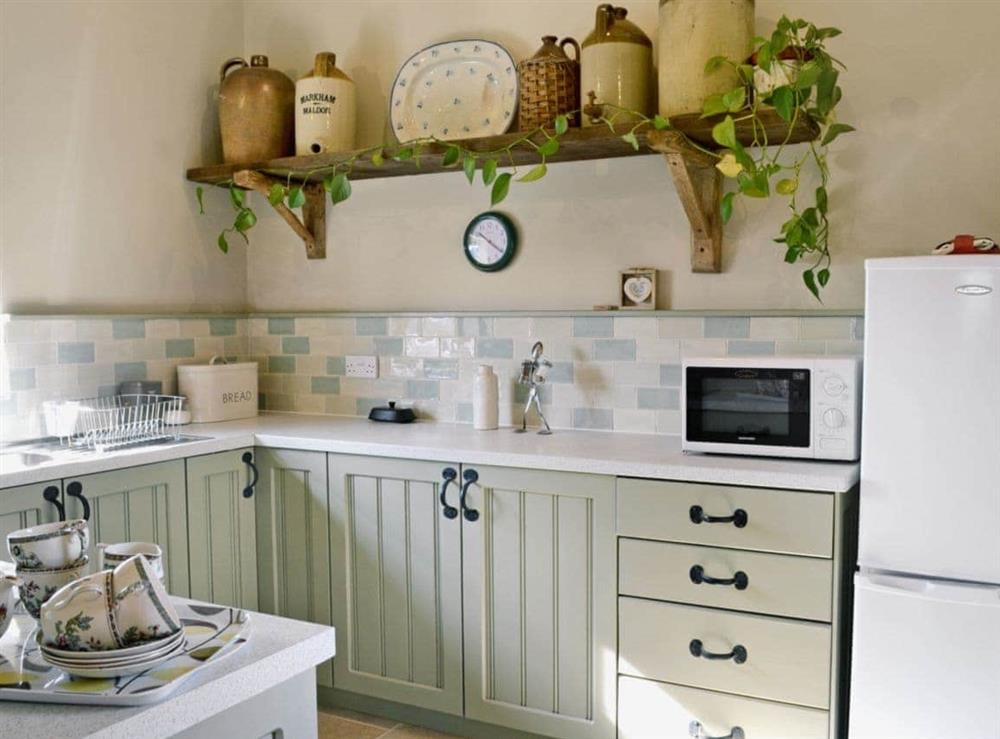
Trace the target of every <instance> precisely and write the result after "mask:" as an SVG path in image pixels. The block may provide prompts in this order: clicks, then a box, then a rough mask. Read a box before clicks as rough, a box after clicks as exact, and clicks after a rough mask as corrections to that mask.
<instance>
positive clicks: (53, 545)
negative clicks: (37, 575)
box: [7, 518, 90, 570]
mask: <svg viewBox="0 0 1000 739" xmlns="http://www.w3.org/2000/svg"><path fill="white" fill-rule="evenodd" d="M89 543H90V531H89V530H88V528H87V522H86V521H84V520H83V519H82V518H79V519H75V520H73V521H53V522H52V523H42V524H39V525H37V526H32V527H30V528H27V529H21V530H19V531H15V532H13V533H10V534H8V535H7V549H8V550H9V551H10V556H11V557H13V558H14V562H15V563H16V564H17V566H18V568H20V569H21V570H54V569H66V568H69V567H75V566H77V565H78V564H80V562H81V561H82V560H83V559H84V558H85V557H86V556H87V547H88V546H89Z"/></svg>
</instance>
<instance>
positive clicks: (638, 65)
mask: <svg viewBox="0 0 1000 739" xmlns="http://www.w3.org/2000/svg"><path fill="white" fill-rule="evenodd" d="M627 15H628V11H627V10H626V9H625V8H618V7H615V6H613V5H610V4H607V3H604V4H602V5H599V6H597V13H596V18H595V22H594V30H593V31H591V32H590V34H589V35H588V36H587V38H585V39H584V40H583V43H582V44H581V45H580V46H581V52H580V54H581V58H580V91H581V93H582V95H581V98H582V102H583V104H584V105H589V104H591V103H592V102H593V103H597V104H607V105H613V106H617V107H618V108H624V109H625V110H634V111H636V112H638V113H643V114H647V115H648V114H649V113H650V112H652V108H653V42H652V41H650V40H649V37H647V36H646V34H644V33H643V32H642V31H641V30H640V29H639V27H638V26H637V25H635V24H634V23H632V22H631V21H629V20H626V16H627ZM590 93H594V95H593V97H591V95H590ZM615 112H616V111H615V110H613V109H612V110H609V111H607V113H608V115H612V114H614V113H615ZM629 117H631V116H629ZM624 120H626V117H625V116H619V118H618V119H617V121H618V122H623V121H624ZM583 125H585V126H589V125H593V122H592V121H591V120H590V119H589V116H584V117H583ZM602 125H603V124H602Z"/></svg>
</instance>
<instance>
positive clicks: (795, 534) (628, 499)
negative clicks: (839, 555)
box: [618, 478, 834, 557]
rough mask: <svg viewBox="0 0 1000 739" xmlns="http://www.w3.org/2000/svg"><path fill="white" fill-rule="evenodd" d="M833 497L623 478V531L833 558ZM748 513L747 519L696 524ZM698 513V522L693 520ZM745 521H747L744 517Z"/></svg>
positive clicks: (620, 517) (620, 523) (620, 519)
mask: <svg viewBox="0 0 1000 739" xmlns="http://www.w3.org/2000/svg"><path fill="white" fill-rule="evenodd" d="M833 503H834V497H833V495H829V494H825V493H803V492H797V491H794V490H767V489H762V488H743V487H733V486H730V485H698V484H692V483H686V482H661V481H655V480H628V479H623V478H620V479H619V480H618V533H619V534H620V535H622V536H635V537H638V538H640V539H664V540H666V541H677V542H682V543H686V544H703V545H706V546H713V547H734V548H736V549H757V550H760V551H764V552H780V553H783V554H804V555H809V556H814V557H830V556H832V554H833ZM694 506H698V507H700V509H701V513H703V514H705V515H709V516H722V517H726V516H732V515H733V514H734V513H736V512H737V511H743V512H744V513H745V516H746V518H745V520H746V523H745V524H744V525H742V526H737V525H735V523H734V522H716V523H708V522H702V523H695V520H697V516H698V513H699V511H698V510H697V509H696V510H695V511H694V512H692V508H693V507H694ZM693 517H694V520H693ZM740 522H742V521H740Z"/></svg>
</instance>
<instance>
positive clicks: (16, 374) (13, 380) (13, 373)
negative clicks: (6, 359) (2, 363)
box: [9, 367, 35, 391]
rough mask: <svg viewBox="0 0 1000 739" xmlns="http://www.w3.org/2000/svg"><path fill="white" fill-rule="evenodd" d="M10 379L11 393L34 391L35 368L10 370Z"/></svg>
mask: <svg viewBox="0 0 1000 739" xmlns="http://www.w3.org/2000/svg"><path fill="white" fill-rule="evenodd" d="M9 379H10V389H11V390H12V391H16V390H34V389H35V368H34V367H22V368H19V369H12V370H10V373H9Z"/></svg>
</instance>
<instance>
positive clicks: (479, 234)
mask: <svg viewBox="0 0 1000 739" xmlns="http://www.w3.org/2000/svg"><path fill="white" fill-rule="evenodd" d="M516 248H517V231H516V229H515V228H514V224H513V223H512V222H511V221H510V219H509V218H507V217H506V216H505V215H503V214H502V213H494V212H490V213H483V214H482V215H479V216H477V217H476V218H474V219H473V220H472V223H470V224H469V227H468V228H467V229H465V256H466V257H467V258H468V260H469V261H470V262H471V263H472V265H473V266H474V267H476V268H477V269H480V270H482V271H483V272H496V271H498V270H501V269H503V268H504V267H506V266H507V265H508V264H510V261H511V259H513V258H514V251H515V249H516Z"/></svg>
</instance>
